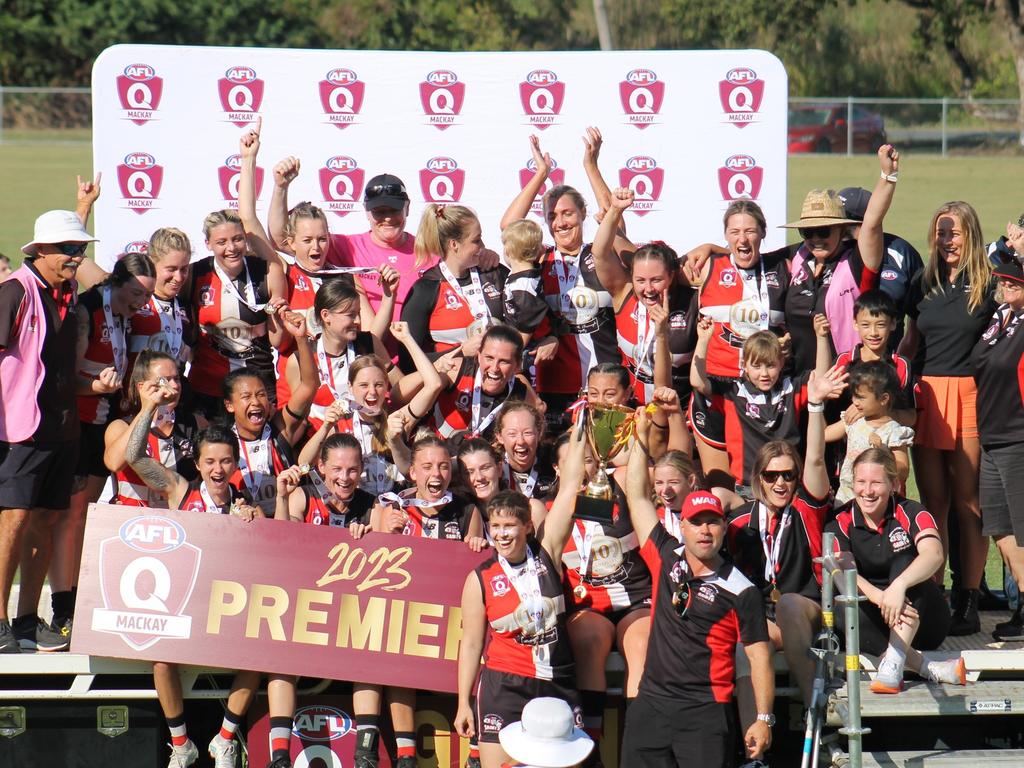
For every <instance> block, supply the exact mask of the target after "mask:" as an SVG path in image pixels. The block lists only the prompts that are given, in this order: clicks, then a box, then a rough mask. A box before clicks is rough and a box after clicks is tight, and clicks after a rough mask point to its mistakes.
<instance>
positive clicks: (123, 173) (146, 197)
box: [117, 152, 164, 213]
mask: <svg viewBox="0 0 1024 768" xmlns="http://www.w3.org/2000/svg"><path fill="white" fill-rule="evenodd" d="M163 181H164V169H163V166H160V165H157V162H156V158H154V157H153V156H152V155H151V154H149V153H148V152H132V153H131V154H128V155H125V158H124V162H123V163H121V165H119V166H117V183H118V184H119V185H120V186H121V197H123V198H124V199H125V200H127V201H128V207H129V208H131V209H132V210H133V211H135V212H136V213H145V212H146V211H148V210H150V209H151V208H152V207H153V202H154V201H155V200H156V199H157V198H159V197H160V186H161V185H162V184H163Z"/></svg>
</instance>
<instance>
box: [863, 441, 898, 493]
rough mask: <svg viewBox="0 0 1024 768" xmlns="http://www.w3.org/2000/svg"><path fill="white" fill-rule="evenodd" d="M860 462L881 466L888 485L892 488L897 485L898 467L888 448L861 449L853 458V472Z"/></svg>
mask: <svg viewBox="0 0 1024 768" xmlns="http://www.w3.org/2000/svg"><path fill="white" fill-rule="evenodd" d="M861 464H877V465H878V466H880V467H881V468H882V471H883V472H885V477H886V479H887V480H888V481H889V485H891V486H892V487H893V488H896V487H898V486H899V482H900V472H899V467H898V466H897V465H896V457H895V456H894V455H893V453H892V451H890V450H889V449H888V448H884V447H883V448H868V449H867V450H866V451H862V452H861V453H860V455H858V456H857V458H856V459H854V460H853V472H854V474H856V473H857V467H859V466H860V465H861Z"/></svg>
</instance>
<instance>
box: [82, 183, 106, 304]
mask: <svg viewBox="0 0 1024 768" xmlns="http://www.w3.org/2000/svg"><path fill="white" fill-rule="evenodd" d="M102 178H103V172H102V171H100V172H97V174H96V177H95V178H94V179H93V180H92V181H89V179H88V177H87V178H86V180H85V181H82V177H81V176H78V177H77V185H78V194H77V197H76V200H75V213H76V214H78V218H79V220H80V221H81V222H82V226H83V227H85V226H87V225H88V224H89V214H91V213H92V207H93V205H94V204H95V203H96V201H97V200H99V198H100V180H101V179H102ZM94 250H95V248H94ZM93 255H94V256H95V253H94V254H93ZM108 274H109V273H108V272H107V271H106V270H105V269H103V267H101V266H100V265H99V264H97V263H96V261H95V259H83V260H82V263H81V264H80V265H79V266H78V273H77V274H76V276H75V277H76V279H77V280H78V284H79V285H80V286H81V287H82V288H84V289H88V288H92V287H93V286H94V285H98V284H99V283H102V282H103V281H104V280H106V279H107V276H108Z"/></svg>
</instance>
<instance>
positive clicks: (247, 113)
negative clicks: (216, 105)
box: [217, 67, 263, 127]
mask: <svg viewBox="0 0 1024 768" xmlns="http://www.w3.org/2000/svg"><path fill="white" fill-rule="evenodd" d="M217 93H218V94H219V95H220V105H221V107H222V108H223V109H224V111H225V112H226V113H227V116H228V122H230V123H234V124H235V125H237V126H239V127H241V126H243V125H248V124H249V123H251V122H252V121H253V118H254V117H255V115H256V113H257V112H259V111H260V104H262V103H263V81H262V80H261V79H260V78H258V77H256V70H254V69H252V68H251V67H231V68H230V69H229V70H228V71H227V72H225V73H224V77H222V78H221V79H220V80H218V81H217Z"/></svg>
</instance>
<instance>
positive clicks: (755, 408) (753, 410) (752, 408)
mask: <svg viewBox="0 0 1024 768" xmlns="http://www.w3.org/2000/svg"><path fill="white" fill-rule="evenodd" d="M747 416H750V417H752V418H755V419H759V418H761V407H760V406H759V405H758V404H757V403H747Z"/></svg>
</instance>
